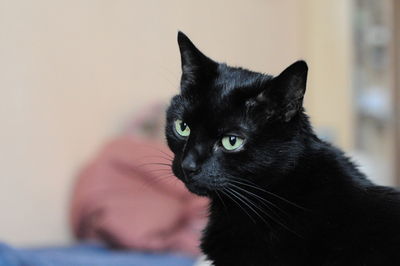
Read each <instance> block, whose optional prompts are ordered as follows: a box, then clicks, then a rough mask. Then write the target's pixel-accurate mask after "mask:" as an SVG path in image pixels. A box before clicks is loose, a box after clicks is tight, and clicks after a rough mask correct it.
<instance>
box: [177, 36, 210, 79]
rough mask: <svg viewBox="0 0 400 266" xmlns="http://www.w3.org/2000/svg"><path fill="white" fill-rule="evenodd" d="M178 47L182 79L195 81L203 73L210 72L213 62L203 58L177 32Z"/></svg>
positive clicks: (194, 47) (189, 41)
mask: <svg viewBox="0 0 400 266" xmlns="http://www.w3.org/2000/svg"><path fill="white" fill-rule="evenodd" d="M178 45H179V51H180V53H181V66H182V78H183V79H185V80H188V81H192V82H194V81H196V79H197V78H200V76H202V74H203V73H205V72H207V71H208V70H210V68H211V66H212V65H215V62H214V61H213V60H211V59H210V58H208V57H207V56H205V55H204V54H203V53H202V52H200V50H199V49H197V47H196V46H195V45H194V44H193V43H192V41H191V40H190V39H189V38H188V37H187V36H186V35H185V34H184V33H183V32H181V31H179V32H178Z"/></svg>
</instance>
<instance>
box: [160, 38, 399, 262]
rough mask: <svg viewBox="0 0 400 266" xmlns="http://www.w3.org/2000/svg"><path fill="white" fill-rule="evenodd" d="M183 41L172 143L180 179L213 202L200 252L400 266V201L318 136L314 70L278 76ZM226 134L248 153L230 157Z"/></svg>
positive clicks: (217, 256) (300, 65)
mask: <svg viewBox="0 0 400 266" xmlns="http://www.w3.org/2000/svg"><path fill="white" fill-rule="evenodd" d="M178 42H179V47H180V51H181V59H182V79H181V93H180V94H179V95H176V96H175V97H173V99H172V100H171V104H170V107H169V109H168V111H167V126H166V135H167V140H168V144H169V147H170V148H171V150H172V151H173V152H174V153H175V158H174V161H173V167H172V168H173V172H174V173H175V175H176V176H177V177H178V178H179V179H181V180H182V181H183V182H184V183H185V184H186V186H187V187H188V189H189V190H190V191H192V192H193V193H196V194H198V195H202V196H207V197H209V198H210V199H211V205H210V219H209V223H208V226H207V228H206V229H205V231H204V236H203V239H202V244H201V248H202V250H203V251H204V253H205V254H206V255H207V257H208V258H209V259H210V260H211V261H212V262H213V263H214V265H216V266H236V265H237V266H259V265H268V266H278V265H279V266H292V265H293V266H294V265H296V266H299V265H304V266H313V265H315V266H317V265H318V266H320V265H323V266H334V265H349V266H350V265H352V266H355V265H360V266H361V265H363V266H372V265H374V266H375V265H376V266H378V265H400V194H399V192H398V191H396V190H395V189H392V188H388V187H382V186H377V185H374V184H373V183H371V182H370V181H369V180H368V179H367V178H366V177H365V176H364V175H363V174H362V173H360V172H359V171H358V169H357V167H356V166H355V165H354V164H353V163H352V162H351V161H350V160H349V159H348V158H347V157H346V156H345V155H344V154H343V152H341V151H340V150H338V149H337V148H334V147H332V146H331V145H330V144H328V143H326V142H324V141H322V140H320V139H319V138H318V137H317V136H316V135H315V134H314V132H313V130H312V128H311V126H310V123H309V120H308V117H307V116H306V115H305V113H304V110H303V107H302V101H303V96H304V93H305V88H306V79H307V64H306V63H305V62H304V61H298V62H296V63H294V64H293V65H291V66H289V67H288V68H287V69H286V70H284V71H283V72H282V74H280V75H279V76H277V77H272V76H270V75H265V74H260V73H256V72H252V71H249V70H246V69H242V68H236V67H230V66H227V65H226V64H221V63H217V62H215V61H213V60H211V59H209V58H208V57H206V56H205V55H203V54H202V53H201V52H200V51H199V50H198V49H197V48H196V47H195V46H194V45H193V44H192V42H191V41H190V40H189V39H188V38H187V37H186V36H185V35H184V34H183V33H178ZM176 119H181V120H183V121H184V122H186V123H187V125H188V126H189V127H190V130H191V132H190V135H189V136H188V137H181V136H179V134H177V132H176V130H175V126H174V121H176ZM224 135H234V136H239V137H242V138H244V139H245V142H244V145H243V146H242V148H240V149H239V150H238V151H237V152H228V151H226V150H224V149H223V148H222V146H221V138H222V137H223V136H224Z"/></svg>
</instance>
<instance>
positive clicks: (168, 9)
mask: <svg viewBox="0 0 400 266" xmlns="http://www.w3.org/2000/svg"><path fill="white" fill-rule="evenodd" d="M314 2H318V1H314ZM302 4H303V1H300V0H268V1H267V0H265V1H261V0H252V1H239V0H237V1H232V0H230V1H215V0H206V1H205V0H203V1H183V0H182V1H178V0H173V1H162V0H159V1H154V0H151V1H123V0H113V1H105V0H103V1H100V0H84V1H82V0H64V1H52V0H38V1H28V0H26V1H23V0H0V110H1V111H0V123H1V124H0V212H1V223H0V239H1V240H5V241H8V242H10V243H12V244H24V245H26V244H28V245H30V244H47V243H57V244H62V243H66V242H68V241H70V239H71V238H70V236H69V232H68V226H67V206H68V199H69V195H70V191H71V186H72V183H73V179H74V176H75V174H76V173H77V171H78V169H79V167H80V166H81V165H82V164H83V163H84V162H85V160H86V159H88V158H89V157H90V156H91V155H93V154H94V152H95V151H96V150H97V149H98V148H99V147H100V146H101V144H102V143H103V142H104V141H105V140H106V139H107V138H108V137H110V136H111V135H113V134H115V133H116V132H118V131H119V130H120V128H121V127H122V125H123V124H124V122H126V120H127V119H128V117H130V115H131V114H132V113H133V112H134V111H135V110H137V109H138V108H139V107H140V106H143V104H144V103H147V102H151V101H153V100H154V99H156V98H160V99H167V98H168V97H169V96H170V95H171V94H173V93H174V92H175V91H176V88H177V84H178V78H179V61H178V50H177V45H176V40H175V39H176V32H177V30H178V29H181V30H183V31H185V32H186V33H187V34H188V35H189V36H190V37H191V38H192V39H193V40H194V41H195V42H196V43H197V44H198V45H199V47H200V48H201V49H203V50H204V51H205V52H206V53H207V54H208V55H210V56H211V57H214V58H215V59H217V60H222V61H225V60H226V61H227V62H229V63H232V64H237V65H239V64H240V65H243V66H248V67H250V68H252V69H255V70H260V71H264V72H271V73H274V74H276V73H278V72H279V71H280V70H281V69H283V68H284V67H285V66H286V65H288V64H290V63H291V62H292V61H294V60H296V59H298V58H300V57H305V56H306V52H305V49H304V44H305V43H304V35H303V32H304V31H303V26H304V23H305V21H304V19H303V18H302V15H303V14H304V12H305V11H304V9H303V7H302ZM313 14H314V13H313ZM314 15H315V14H314ZM308 23H310V22H308ZM311 24H312V23H311ZM314 30H315V31H319V30H320V29H319V28H315V29H314V28H313V29H312V31H311V32H310V34H313V32H314ZM324 36H326V35H324ZM313 43H314V44H315V45H322V44H320V43H315V42H313ZM320 49H321V48H320ZM318 53H323V51H322V50H318ZM318 55H319V54H316V55H315V54H314V55H311V56H310V57H312V58H316V57H317V56H318ZM313 60H315V62H316V64H317V65H318V66H319V64H322V63H321V62H320V61H318V59H313ZM312 72H313V73H317V71H316V70H312ZM313 76H314V77H316V75H313ZM311 82H313V81H312V80H311ZM315 82H316V81H315ZM316 83H317V82H316ZM312 90H314V91H316V90H315V89H314V88H313V89H312ZM315 93H316V94H317V92H315ZM330 95H334V92H333V91H332V92H330ZM309 97H312V96H311V95H310V96H309ZM310 103H312V104H314V105H315V106H319V107H315V109H312V110H313V111H315V110H317V109H318V108H320V107H321V106H320V105H318V103H317V99H314V98H313V99H311V100H310ZM327 108H332V105H329V106H326V107H324V110H327ZM310 109H311V108H310ZM317 121H319V120H317ZM328 122H330V121H327V123H328Z"/></svg>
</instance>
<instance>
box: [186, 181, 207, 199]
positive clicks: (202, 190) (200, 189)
mask: <svg viewBox="0 0 400 266" xmlns="http://www.w3.org/2000/svg"><path fill="white" fill-rule="evenodd" d="M186 187H187V188H188V190H189V191H190V192H192V193H193V194H196V195H197V196H202V197H208V196H210V190H209V189H208V188H206V187H204V186H199V185H198V184H195V183H190V184H186Z"/></svg>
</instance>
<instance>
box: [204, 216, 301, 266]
mask: <svg viewBox="0 0 400 266" xmlns="http://www.w3.org/2000/svg"><path fill="white" fill-rule="evenodd" d="M281 240H282V239H279V236H277V235H274V233H273V231H271V230H270V229H269V228H267V227H265V226H258V225H255V224H251V223H249V224H246V223H245V224H240V223H235V224H221V223H215V222H214V223H210V224H209V225H208V226H207V228H206V230H205V232H204V235H203V239H202V244H201V247H202V250H203V252H204V253H205V254H206V255H207V256H208V258H209V259H210V260H212V261H213V262H214V264H215V266H220V265H222V266H226V265H229V266H236V265H238V266H239V265H248V266H252V265H254V266H260V265H262V266H282V265H296V266H299V265H302V264H301V263H302V262H301V261H302V260H303V254H301V253H302V252H301V251H300V249H298V248H296V247H294V246H292V245H287V243H290V242H288V241H281ZM291 243H293V242H291ZM293 244H294V243H293ZM282 263H284V264H282Z"/></svg>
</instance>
